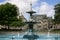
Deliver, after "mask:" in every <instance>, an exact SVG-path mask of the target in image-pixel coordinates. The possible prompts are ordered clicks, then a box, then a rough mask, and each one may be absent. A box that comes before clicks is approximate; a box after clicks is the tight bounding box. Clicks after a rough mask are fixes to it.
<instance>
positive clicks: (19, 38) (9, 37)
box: [0, 32, 60, 40]
mask: <svg viewBox="0 0 60 40" xmlns="http://www.w3.org/2000/svg"><path fill="white" fill-rule="evenodd" d="M23 36H24V34H0V40H28V39H24V38H23ZM38 36H39V38H38V39H34V40H60V34H49V32H48V33H47V34H38Z"/></svg>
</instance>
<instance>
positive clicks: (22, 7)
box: [0, 0, 60, 19]
mask: <svg viewBox="0 0 60 40" xmlns="http://www.w3.org/2000/svg"><path fill="white" fill-rule="evenodd" d="M6 2H9V3H11V4H14V5H16V6H17V7H18V8H19V15H22V14H23V15H24V16H25V18H27V19H28V16H29V14H27V13H26V12H27V11H29V10H30V9H31V6H30V4H31V3H32V9H33V10H34V11H36V13H35V14H38V15H47V17H52V18H54V15H55V10H54V6H55V5H56V4H58V3H60V0H0V5H1V4H5V3H6ZM20 13H21V14H20Z"/></svg>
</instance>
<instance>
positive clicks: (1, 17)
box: [0, 3, 22, 26]
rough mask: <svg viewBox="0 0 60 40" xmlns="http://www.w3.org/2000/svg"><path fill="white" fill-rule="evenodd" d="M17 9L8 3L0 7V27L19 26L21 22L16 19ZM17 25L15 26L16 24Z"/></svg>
mask: <svg viewBox="0 0 60 40" xmlns="http://www.w3.org/2000/svg"><path fill="white" fill-rule="evenodd" d="M17 11H18V8H17V7H16V6H15V5H12V4H10V3H6V4H2V5H0V25H6V26H11V25H14V26H15V25H17V26H18V25H21V23H22V20H21V19H18V18H17V16H18V12H17ZM18 21H19V23H18V24H17V22H18Z"/></svg>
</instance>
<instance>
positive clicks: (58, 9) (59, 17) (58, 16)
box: [54, 4, 60, 24]
mask: <svg viewBox="0 0 60 40" xmlns="http://www.w3.org/2000/svg"><path fill="white" fill-rule="evenodd" d="M54 9H55V19H54V22H55V24H60V4H57V5H55V8H54Z"/></svg>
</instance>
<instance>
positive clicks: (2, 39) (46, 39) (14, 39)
mask: <svg viewBox="0 0 60 40" xmlns="http://www.w3.org/2000/svg"><path fill="white" fill-rule="evenodd" d="M0 40H60V37H40V38H38V39H25V38H20V37H0Z"/></svg>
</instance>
